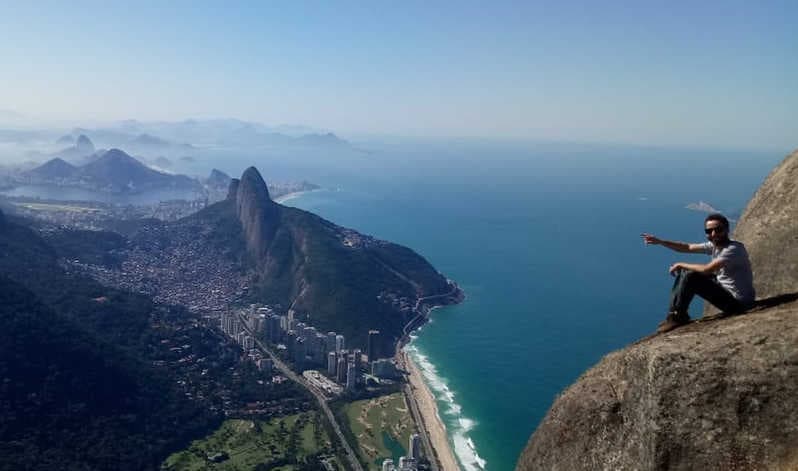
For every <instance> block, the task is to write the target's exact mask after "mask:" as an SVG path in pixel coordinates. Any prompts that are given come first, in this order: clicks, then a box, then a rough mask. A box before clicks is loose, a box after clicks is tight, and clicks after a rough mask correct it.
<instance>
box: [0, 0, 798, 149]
mask: <svg viewBox="0 0 798 471" xmlns="http://www.w3.org/2000/svg"><path fill="white" fill-rule="evenodd" d="M796 17H798V6H796V5H795V3H794V2H780V1H771V2H757V3H752V2H744V1H734V2H720V1H717V2H716V1H712V2H700V3H696V2H667V3H655V2H631V1H629V2H549V3H544V2H503V3H500V4H493V3H491V4H490V5H488V4H484V3H476V2H435V3H434V4H429V3H428V2H402V3H391V2H385V3H378V4H373V3H369V4H365V3H361V4H357V3H352V2H346V3H338V2H336V3H324V2H319V3H307V2H301V4H300V3H284V4H276V3H270V4H259V3H256V2H251V3H247V2H245V3H225V4H221V3H212V2H169V3H168V4H163V3H158V2H147V3H144V4H139V3H137V4H135V5H132V4H125V3H122V2H114V3H111V4H106V3H105V2H77V3H75V4H73V3H70V4H65V3H62V2H35V3H8V2H4V3H3V5H2V6H0V30H1V31H2V38H3V40H2V41H0V57H2V58H3V59H2V69H3V74H2V75H3V78H2V87H0V109H2V110H3V112H0V121H3V122H11V123H12V124H13V123H15V122H16V124H20V123H49V124H59V123H61V124H67V125H85V124H91V123H99V122H108V121H115V120H123V119H141V120H182V119H186V118H202V117H234V118H240V119H245V120H250V121H256V122H263V123H267V124H282V123H289V124H303V125H309V126H314V127H317V128H323V129H329V130H333V131H335V132H337V133H338V134H341V135H344V136H346V137H350V136H363V135H395V136H396V135H398V136H424V137H489V138H496V137H498V138H507V137H509V138H521V139H553V140H568V141H593V142H621V143H635V144H646V145H649V144H650V145H695V146H702V147H703V146H710V147H718V146H720V147H724V148H729V147H744V148H778V149H785V148H788V147H789V146H790V145H792V144H793V143H794V141H792V139H794V136H795V135H796V134H797V133H798V120H795V119H794V117H795V110H796V109H798V87H795V84H794V78H795V77H796V76H798V61H797V60H796V57H798V32H796V30H795V28H794V27H793V26H794V21H795V19H796Z"/></svg>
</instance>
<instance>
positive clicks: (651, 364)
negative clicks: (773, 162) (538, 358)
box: [516, 152, 798, 471]
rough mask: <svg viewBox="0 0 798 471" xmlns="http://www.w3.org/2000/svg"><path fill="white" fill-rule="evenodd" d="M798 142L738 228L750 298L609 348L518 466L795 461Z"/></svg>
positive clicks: (728, 465) (740, 466) (662, 466)
mask: <svg viewBox="0 0 798 471" xmlns="http://www.w3.org/2000/svg"><path fill="white" fill-rule="evenodd" d="M797 168H798V152H796V153H793V154H792V155H790V156H788V157H787V158H786V159H785V160H784V162H782V163H781V164H780V165H779V166H778V167H777V168H776V169H775V170H774V171H773V172H772V173H771V174H770V176H769V177H768V178H767V180H766V181H765V182H764V184H763V185H762V186H761V188H760V189H759V190H758V191H757V193H756V194H755V195H754V197H753V199H752V200H751V202H750V203H749V204H748V207H747V208H746V209H745V211H744V213H743V216H742V218H741V220H740V222H739V224H738V225H737V228H736V230H735V238H736V239H739V240H741V241H743V242H744V243H745V244H746V247H747V248H748V251H749V254H750V255H751V262H752V266H753V269H754V274H755V280H756V288H757V292H758V297H759V301H758V307H756V308H755V309H754V310H753V311H752V312H749V313H748V314H745V315H742V316H736V317H731V318H721V319H717V318H716V319H710V318H706V319H704V320H701V321H698V322H693V323H692V324H690V325H688V326H685V327H682V328H679V329H677V330H675V331H672V332H670V333H667V334H664V335H658V336H652V337H650V338H647V339H644V340H642V341H640V342H638V343H637V344H634V345H632V346H629V347H627V348H624V349H622V350H619V351H617V352H614V353H611V354H609V355H607V356H606V357H604V358H603V359H602V360H601V362H599V364H598V365H596V366H594V367H593V368H591V369H590V370H588V371H587V372H586V373H585V374H584V375H583V376H582V377H581V378H579V379H578V380H577V381H576V382H575V383H574V384H573V385H572V386H570V387H569V388H568V389H566V390H565V392H563V393H562V394H561V395H560V396H559V397H558V398H557V399H556V401H555V402H554V404H553V405H552V407H551V409H550V410H549V412H548V414H547V415H546V417H545V418H544V419H543V421H542V422H541V424H540V425H539V426H538V428H537V430H536V431H535V433H534V434H533V435H532V437H531V438H530V440H529V443H528V444H527V446H526V449H525V450H524V452H523V453H522V455H521V457H520V458H519V461H518V466H517V468H516V469H517V470H518V471H522V470H523V471H526V470H538V469H545V470H581V469H590V470H593V469H596V470H599V469H602V470H603V469H607V470H615V469H634V470H666V469H667V470H693V469H701V470H757V469H763V470H764V469H769V470H770V469H776V470H781V469H783V470H794V469H798V293H797V292H798V269H797V267H798V245H796V241H797V240H796V237H798V222H796V221H798V194H797V192H798V190H796V183H795V182H796V177H798V170H796V169H797Z"/></svg>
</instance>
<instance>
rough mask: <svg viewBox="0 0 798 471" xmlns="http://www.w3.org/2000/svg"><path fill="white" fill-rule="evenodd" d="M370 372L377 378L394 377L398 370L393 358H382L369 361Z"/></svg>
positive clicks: (396, 375) (397, 375)
mask: <svg viewBox="0 0 798 471" xmlns="http://www.w3.org/2000/svg"><path fill="white" fill-rule="evenodd" d="M371 374H372V375H374V376H376V377H378V378H387V379H395V378H398V377H399V370H398V369H397V368H396V364H394V362H393V360H390V359H388V358H383V359H381V360H377V361H374V362H372V363H371Z"/></svg>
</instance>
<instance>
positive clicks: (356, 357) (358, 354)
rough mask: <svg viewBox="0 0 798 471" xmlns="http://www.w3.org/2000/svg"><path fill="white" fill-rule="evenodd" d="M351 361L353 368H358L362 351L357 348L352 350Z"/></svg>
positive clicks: (361, 361)
mask: <svg viewBox="0 0 798 471" xmlns="http://www.w3.org/2000/svg"><path fill="white" fill-rule="evenodd" d="M352 361H353V362H354V363H355V368H357V369H360V366H361V365H362V364H363V352H361V351H360V349H359V348H356V349H354V350H352Z"/></svg>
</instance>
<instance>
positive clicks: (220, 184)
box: [205, 169, 231, 188]
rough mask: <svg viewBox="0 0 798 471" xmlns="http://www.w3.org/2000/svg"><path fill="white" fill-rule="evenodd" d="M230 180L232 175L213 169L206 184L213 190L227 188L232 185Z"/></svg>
mask: <svg viewBox="0 0 798 471" xmlns="http://www.w3.org/2000/svg"><path fill="white" fill-rule="evenodd" d="M230 180H231V178H230V175H228V174H226V173H224V172H222V171H221V170H218V169H213V170H211V174H210V175H209V176H208V179H207V180H205V183H206V184H207V185H208V186H210V187H212V188H225V187H228V186H229V185H230Z"/></svg>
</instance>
